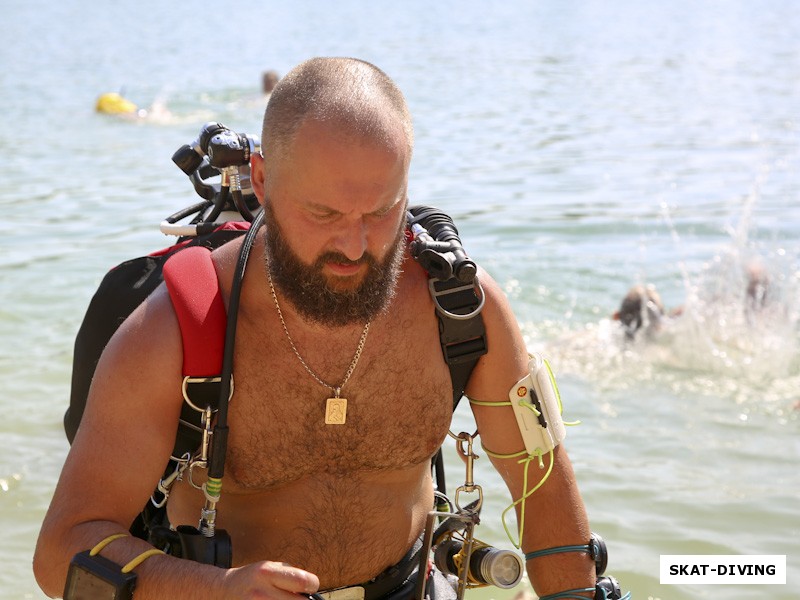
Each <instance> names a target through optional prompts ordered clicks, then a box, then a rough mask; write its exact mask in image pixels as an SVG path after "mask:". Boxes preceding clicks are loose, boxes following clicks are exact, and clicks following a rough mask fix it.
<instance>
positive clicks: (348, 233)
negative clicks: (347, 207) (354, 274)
mask: <svg viewBox="0 0 800 600" xmlns="http://www.w3.org/2000/svg"><path fill="white" fill-rule="evenodd" d="M335 245H336V250H338V251H339V252H341V253H342V254H344V255H345V256H346V257H347V258H348V259H350V260H358V259H359V258H361V257H362V256H364V252H366V250H367V229H366V227H365V225H364V222H363V221H362V220H361V219H358V220H357V221H354V222H352V223H348V224H346V225H345V226H344V228H343V229H342V230H341V231H340V232H339V235H338V236H337V237H336V240H335Z"/></svg>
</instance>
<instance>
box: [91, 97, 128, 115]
mask: <svg viewBox="0 0 800 600" xmlns="http://www.w3.org/2000/svg"><path fill="white" fill-rule="evenodd" d="M95 110H96V111H97V112H99V113H105V114H108V115H119V114H128V113H135V112H136V111H137V110H138V108H137V106H136V105H135V104H134V103H133V102H131V101H130V100H126V99H125V98H123V97H122V96H120V95H119V94H117V93H116V92H109V93H108V94H103V95H102V96H100V97H99V98H98V99H97V104H96V105H95Z"/></svg>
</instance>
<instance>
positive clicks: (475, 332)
mask: <svg viewBox="0 0 800 600" xmlns="http://www.w3.org/2000/svg"><path fill="white" fill-rule="evenodd" d="M430 283H431V291H432V293H433V294H434V297H435V303H436V317H437V318H438V320H439V340H440V342H441V344H442V353H443V354H444V360H445V362H446V363H447V366H448V367H449V368H450V378H451V380H452V383H453V410H455V409H456V406H458V403H459V401H460V400H461V398H462V397H463V395H464V390H465V388H466V387H467V382H468V381H469V377H470V375H471V374H472V370H473V369H474V368H475V365H476V364H477V362H478V360H479V359H480V357H481V356H483V355H484V354H486V352H487V351H488V347H487V344H486V328H485V327H484V324H483V317H481V314H480V307H481V305H482V298H481V297H479V295H478V293H477V292H476V287H475V285H472V284H466V285H465V284H464V283H462V282H460V281H458V280H457V279H454V278H453V279H449V280H448V281H439V280H435V279H434V280H431V282H430ZM448 313H449V314H448ZM453 315H458V316H459V317H460V318H456V317H455V316H453Z"/></svg>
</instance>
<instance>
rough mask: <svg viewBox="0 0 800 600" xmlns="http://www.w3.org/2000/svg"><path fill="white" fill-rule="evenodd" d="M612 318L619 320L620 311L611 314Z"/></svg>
mask: <svg viewBox="0 0 800 600" xmlns="http://www.w3.org/2000/svg"><path fill="white" fill-rule="evenodd" d="M611 318H612V319H614V320H615V321H619V311H617V312H615V313H614V314H613V315H612V316H611Z"/></svg>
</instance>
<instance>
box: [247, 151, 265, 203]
mask: <svg viewBox="0 0 800 600" xmlns="http://www.w3.org/2000/svg"><path fill="white" fill-rule="evenodd" d="M264 183H265V176H264V157H263V156H261V154H260V153H258V152H256V153H253V154H252V155H251V156H250V185H252V186H253V193H254V194H255V195H256V198H258V203H259V204H261V205H262V206H263V205H264Z"/></svg>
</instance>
